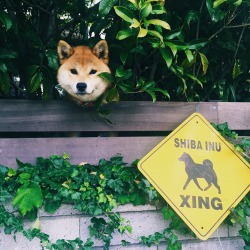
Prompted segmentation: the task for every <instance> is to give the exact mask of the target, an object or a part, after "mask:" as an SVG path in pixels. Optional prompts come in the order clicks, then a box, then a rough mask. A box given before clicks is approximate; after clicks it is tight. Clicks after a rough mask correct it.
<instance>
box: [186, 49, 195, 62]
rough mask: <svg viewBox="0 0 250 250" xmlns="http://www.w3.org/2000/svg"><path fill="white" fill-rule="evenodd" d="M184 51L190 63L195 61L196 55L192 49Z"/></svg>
mask: <svg viewBox="0 0 250 250" xmlns="http://www.w3.org/2000/svg"><path fill="white" fill-rule="evenodd" d="M184 52H185V54H186V56H187V59H188V61H189V62H190V63H191V62H193V61H194V55H193V53H192V51H191V50H189V49H186V50H184Z"/></svg>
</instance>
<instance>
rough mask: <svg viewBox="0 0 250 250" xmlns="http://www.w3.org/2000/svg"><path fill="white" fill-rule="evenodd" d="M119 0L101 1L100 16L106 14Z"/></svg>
mask: <svg viewBox="0 0 250 250" xmlns="http://www.w3.org/2000/svg"><path fill="white" fill-rule="evenodd" d="M116 2H117V0H101V1H100V3H99V14H100V16H106V15H108V13H109V12H110V10H111V9H112V8H113V6H114V5H115V4H116Z"/></svg>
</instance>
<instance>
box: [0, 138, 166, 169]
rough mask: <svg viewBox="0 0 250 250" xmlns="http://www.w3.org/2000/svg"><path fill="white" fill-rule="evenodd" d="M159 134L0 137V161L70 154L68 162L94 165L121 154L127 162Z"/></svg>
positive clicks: (155, 141)
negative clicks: (143, 135)
mask: <svg viewBox="0 0 250 250" xmlns="http://www.w3.org/2000/svg"><path fill="white" fill-rule="evenodd" d="M162 139H163V137H119V138H118V137H97V138H19V139H0V164H1V165H3V166H6V167H13V168H17V164H16V158H18V159H19V160H20V161H22V162H29V163H32V164H33V163H35V159H36V157H40V156H41V157H49V156H51V155H63V153H64V152H66V153H68V154H69V155H70V158H71V160H70V162H71V163H72V164H78V163H80V162H88V163H91V164H96V163H98V162H99V160H100V159H102V158H105V159H109V158H110V157H112V156H114V155H117V154H121V155H122V156H124V161H125V162H127V163H131V162H133V161H134V160H136V159H139V158H142V157H143V156H144V155H145V154H147V153H148V152H149V151H150V150H151V149H152V148H153V147H154V146H156V145H157V144H158V143H159V142H160V141H161V140H162Z"/></svg>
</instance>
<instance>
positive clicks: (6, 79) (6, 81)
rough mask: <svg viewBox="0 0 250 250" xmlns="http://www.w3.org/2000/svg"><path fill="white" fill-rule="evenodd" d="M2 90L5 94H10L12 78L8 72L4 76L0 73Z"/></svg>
mask: <svg viewBox="0 0 250 250" xmlns="http://www.w3.org/2000/svg"><path fill="white" fill-rule="evenodd" d="M0 70H1V63H0ZM0 90H1V91H2V92H3V93H4V94H8V93H9V91H10V76H9V74H8V73H7V72H6V73H3V74H1V72H0Z"/></svg>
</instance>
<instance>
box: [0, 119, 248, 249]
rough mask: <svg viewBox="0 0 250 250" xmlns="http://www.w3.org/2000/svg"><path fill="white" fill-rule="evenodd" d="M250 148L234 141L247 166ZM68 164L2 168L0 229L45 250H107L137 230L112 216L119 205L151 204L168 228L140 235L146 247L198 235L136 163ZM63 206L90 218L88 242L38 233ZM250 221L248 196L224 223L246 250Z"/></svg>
mask: <svg viewBox="0 0 250 250" xmlns="http://www.w3.org/2000/svg"><path fill="white" fill-rule="evenodd" d="M213 125H214V126H215V127H216V129H218V130H219V131H220V133H221V134H222V135H225V136H226V137H227V138H233V139H237V134H236V133H235V132H232V131H231V130H230V129H229V128H228V125H227V123H224V124H219V125H216V124H213ZM249 148H250V140H249V139H246V138H244V139H240V140H239V139H238V141H237V143H236V142H235V149H236V150H238V151H239V152H241V153H243V155H244V156H245V157H246V160H248V162H249V157H248V156H249ZM69 160H70V157H69V155H68V154H66V153H65V154H64V155H63V156H55V155H53V156H51V157H50V158H42V157H39V158H37V160H36V164H34V165H32V164H30V163H23V162H21V161H19V160H17V164H18V169H17V170H15V169H13V168H6V167H4V166H1V165H0V227H3V228H4V232H5V233H6V234H11V233H13V234H14V237H15V234H16V233H17V232H20V233H22V234H23V235H24V236H25V237H26V238H28V239H29V240H32V239H33V238H39V239H40V242H41V248H42V249H67V250H71V249H72V250H73V249H76V248H78V249H84V250H89V249H92V248H93V246H94V239H99V240H101V241H102V242H103V249H109V246H110V243H111V239H112V235H113V233H114V232H119V233H121V234H124V233H131V232H132V230H133V229H132V227H131V225H130V222H129V221H127V220H125V219H124V218H123V217H122V216H121V215H120V214H119V213H118V212H115V211H114V209H115V208H116V207H117V206H118V204H121V205H124V204H128V203H132V204H134V205H145V204H146V203H151V204H154V205H155V206H157V207H158V208H159V209H160V210H161V212H162V213H163V216H164V219H165V220H166V221H170V224H169V226H168V227H167V228H166V229H164V230H163V231H162V232H156V233H154V234H153V235H149V236H141V237H140V238H139V240H140V242H141V243H142V244H145V245H146V246H148V247H150V246H151V245H152V244H159V243H160V242H162V241H165V242H166V243H167V249H170V250H178V249H181V247H182V246H181V241H179V240H178V237H177V236H176V234H175V232H176V231H178V232H180V233H182V234H184V235H186V234H191V235H193V236H194V234H193V233H192V232H191V230H190V229H189V228H188V227H187V226H186V225H185V223H184V222H183V221H182V220H181V218H180V217H179V216H178V215H177V214H176V213H175V212H174V211H173V209H172V208H171V207H170V206H169V205H168V204H167V203H166V202H165V201H164V200H163V199H162V198H161V196H160V195H159V193H158V192H157V191H156V190H155V189H154V187H152V186H151V184H150V183H149V182H148V181H147V180H146V179H145V178H144V177H143V175H142V174H141V173H140V172H139V171H138V169H137V167H136V164H137V162H138V161H135V162H134V163H132V164H131V166H128V165H127V164H126V163H124V162H123V160H122V156H119V155H118V156H115V157H112V158H111V159H110V160H105V159H101V160H100V161H99V163H98V164H97V165H91V164H88V163H81V164H79V165H72V164H70V161H69ZM10 201H11V204H12V206H11V208H10V206H9V204H10ZM62 204H72V206H74V208H75V209H77V210H79V211H82V212H84V213H88V214H90V215H91V216H92V219H91V224H90V226H89V232H90V237H89V238H88V239H86V241H85V242H83V241H82V240H81V239H79V238H76V239H75V240H65V239H60V240H57V241H56V242H52V241H51V240H50V237H49V235H47V234H45V233H43V232H41V231H40V229H39V226H38V225H39V218H38V209H40V208H42V207H43V209H44V210H45V211H46V212H48V213H51V214H53V213H54V212H55V211H56V210H57V209H58V208H59V207H60V206H61V205H62ZM100 215H102V216H101V217H100ZM248 216H250V195H249V193H248V194H247V195H246V196H245V198H244V199H243V200H242V201H241V202H240V203H239V205H238V206H237V207H235V208H234V209H232V212H231V214H230V216H229V217H228V218H227V220H226V222H227V223H229V224H231V225H232V224H234V223H240V225H241V229H240V230H239V235H240V236H241V237H242V239H243V240H244V242H245V249H250V248H249V247H250V232H249V228H248V224H247V217H248ZM27 219H28V220H30V221H35V223H34V224H33V226H32V227H31V228H29V229H25V228H24V220H27ZM121 244H122V246H126V245H129V244H130V243H129V242H127V241H124V240H123V241H122V242H121Z"/></svg>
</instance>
